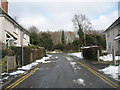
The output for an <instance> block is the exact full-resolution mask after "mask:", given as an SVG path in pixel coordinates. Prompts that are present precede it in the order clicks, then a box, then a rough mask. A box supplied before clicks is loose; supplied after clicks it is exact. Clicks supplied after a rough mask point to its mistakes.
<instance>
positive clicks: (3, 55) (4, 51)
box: [2, 49, 7, 58]
mask: <svg viewBox="0 0 120 90" xmlns="http://www.w3.org/2000/svg"><path fill="white" fill-rule="evenodd" d="M6 55H7V52H6V50H5V49H4V50H2V58H4V57H5V56H6Z"/></svg>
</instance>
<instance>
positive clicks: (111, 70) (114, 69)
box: [99, 65, 120, 81]
mask: <svg viewBox="0 0 120 90" xmlns="http://www.w3.org/2000/svg"><path fill="white" fill-rule="evenodd" d="M119 68H120V65H119V66H108V67H106V68H104V69H101V70H99V71H102V72H104V73H105V74H108V75H109V76H110V77H112V78H113V79H115V80H118V81H120V80H119V76H120V71H119V70H120V69H119Z"/></svg>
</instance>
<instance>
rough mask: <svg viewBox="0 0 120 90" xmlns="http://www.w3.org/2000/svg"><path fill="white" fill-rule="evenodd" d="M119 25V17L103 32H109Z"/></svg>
mask: <svg viewBox="0 0 120 90" xmlns="http://www.w3.org/2000/svg"><path fill="white" fill-rule="evenodd" d="M119 24H120V17H119V18H118V19H117V20H116V21H115V22H113V23H112V24H111V25H110V26H109V27H108V28H107V29H106V30H105V31H104V32H107V31H109V30H110V29H111V28H113V27H115V26H117V25H119Z"/></svg>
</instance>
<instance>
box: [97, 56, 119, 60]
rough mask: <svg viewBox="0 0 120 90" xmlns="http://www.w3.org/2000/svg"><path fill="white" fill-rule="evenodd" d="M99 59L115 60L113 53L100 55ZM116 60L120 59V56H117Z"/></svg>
mask: <svg viewBox="0 0 120 90" xmlns="http://www.w3.org/2000/svg"><path fill="white" fill-rule="evenodd" d="M99 59H101V60H103V61H113V57H112V54H108V55H104V56H100V57H99ZM115 60H120V56H115Z"/></svg>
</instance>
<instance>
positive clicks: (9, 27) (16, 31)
mask: <svg viewBox="0 0 120 90" xmlns="http://www.w3.org/2000/svg"><path fill="white" fill-rule="evenodd" d="M1 23H2V24H1ZM0 30H2V31H3V32H2V33H0V41H2V42H3V43H5V30H6V31H8V32H10V33H11V34H12V35H14V36H15V37H16V38H17V40H15V41H14V42H15V43H16V44H15V46H22V40H21V39H22V38H21V37H22V32H23V31H22V30H21V28H19V27H18V26H17V25H15V24H13V23H12V22H10V21H9V20H8V19H6V18H4V17H0ZM28 44H29V36H28V35H27V34H26V39H23V45H25V46H28Z"/></svg>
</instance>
